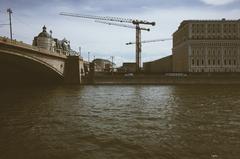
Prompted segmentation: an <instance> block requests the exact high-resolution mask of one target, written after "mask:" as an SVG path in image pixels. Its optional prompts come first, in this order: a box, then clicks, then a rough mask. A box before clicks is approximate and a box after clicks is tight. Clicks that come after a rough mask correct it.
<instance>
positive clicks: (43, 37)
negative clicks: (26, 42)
mask: <svg viewBox="0 0 240 159" xmlns="http://www.w3.org/2000/svg"><path fill="white" fill-rule="evenodd" d="M42 29H43V31H42V32H41V33H39V34H38V36H36V37H34V40H33V46H37V47H39V48H42V49H46V50H49V51H51V52H57V53H61V54H65V55H69V54H76V52H75V51H73V50H71V47H70V42H69V41H68V40H66V39H65V38H64V39H63V40H58V39H56V38H53V37H52V35H51V34H52V32H51V31H50V33H51V34H49V33H48V32H47V28H46V26H43V28H42Z"/></svg>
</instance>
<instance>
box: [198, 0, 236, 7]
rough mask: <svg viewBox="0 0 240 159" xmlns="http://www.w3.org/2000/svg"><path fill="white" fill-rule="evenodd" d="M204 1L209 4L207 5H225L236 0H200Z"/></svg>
mask: <svg viewBox="0 0 240 159" xmlns="http://www.w3.org/2000/svg"><path fill="white" fill-rule="evenodd" d="M202 1H203V2H204V3H206V4H209V5H216V6H218V5H226V4H230V3H233V2H236V1H238V0H202Z"/></svg>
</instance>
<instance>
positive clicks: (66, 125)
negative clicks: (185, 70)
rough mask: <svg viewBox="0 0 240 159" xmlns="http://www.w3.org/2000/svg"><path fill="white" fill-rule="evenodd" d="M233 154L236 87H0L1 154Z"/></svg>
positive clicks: (239, 103)
mask: <svg viewBox="0 0 240 159" xmlns="http://www.w3.org/2000/svg"><path fill="white" fill-rule="evenodd" d="M54 158H57V159H65V158H66V159H85V158H86V159H88V158H89V159H92V158H93V159H105V158H107V159H115V158H117V159H118V158H133V159H134V158H135V159H142V158H146V159H148V158H150V159H151V158H153V159H155V158H156V159H211V158H217V159H239V158H240V86H235V85H230V86H228V85H215V86H208V85H200V86H184V85H182V86H82V87H81V86H58V87H26V88H20V87H17V88H8V89H7V88H3V89H1V90H0V159H54Z"/></svg>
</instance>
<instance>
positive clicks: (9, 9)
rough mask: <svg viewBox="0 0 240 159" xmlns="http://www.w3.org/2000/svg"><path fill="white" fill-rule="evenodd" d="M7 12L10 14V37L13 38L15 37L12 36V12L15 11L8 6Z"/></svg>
mask: <svg viewBox="0 0 240 159" xmlns="http://www.w3.org/2000/svg"><path fill="white" fill-rule="evenodd" d="M7 12H8V14H9V25H10V38H11V40H13V38H12V13H13V12H12V10H11V8H8V9H7Z"/></svg>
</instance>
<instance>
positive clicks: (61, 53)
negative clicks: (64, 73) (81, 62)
mask: <svg viewBox="0 0 240 159" xmlns="http://www.w3.org/2000/svg"><path fill="white" fill-rule="evenodd" d="M0 41H2V42H4V43H7V44H11V45H14V46H18V47H21V48H25V49H30V50H33V51H37V52H41V53H45V54H50V55H53V54H54V55H58V56H63V57H66V56H79V57H80V58H81V59H82V57H81V56H80V55H79V53H78V52H76V51H74V50H70V51H62V50H61V51H57V50H55V51H52V50H46V49H43V48H39V47H37V46H32V45H29V44H26V43H23V42H22V41H17V40H16V39H14V40H11V39H9V38H8V37H1V36H0Z"/></svg>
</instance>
